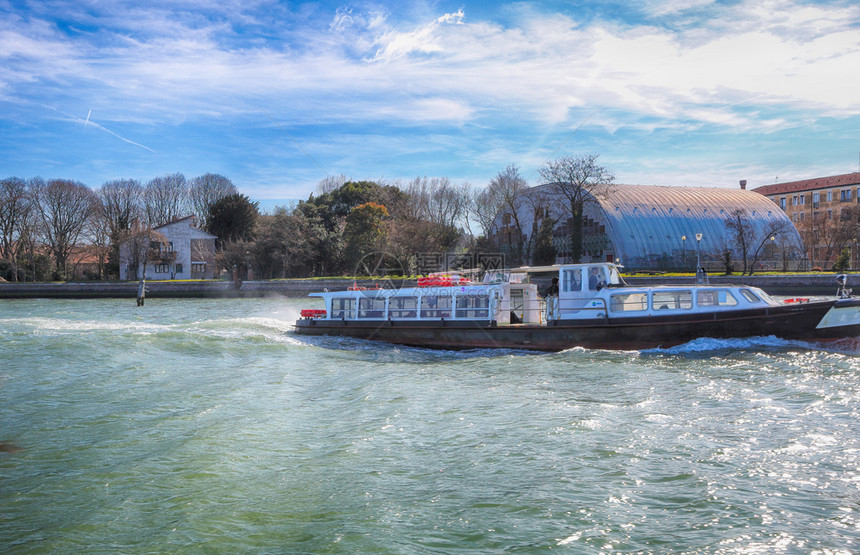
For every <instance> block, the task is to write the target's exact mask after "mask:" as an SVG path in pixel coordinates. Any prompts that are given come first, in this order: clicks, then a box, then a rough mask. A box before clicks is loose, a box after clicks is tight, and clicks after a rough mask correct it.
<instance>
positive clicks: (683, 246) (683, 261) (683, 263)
mask: <svg viewBox="0 0 860 555" xmlns="http://www.w3.org/2000/svg"><path fill="white" fill-rule="evenodd" d="M686 265H687V236H686V235H681V267H684V266H686Z"/></svg>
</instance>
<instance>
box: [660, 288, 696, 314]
mask: <svg viewBox="0 0 860 555" xmlns="http://www.w3.org/2000/svg"><path fill="white" fill-rule="evenodd" d="M651 306H652V307H653V309H654V310H688V309H690V308H693V292H692V291H690V290H689V289H686V290H682V291H655V292H654V293H653V294H652V295H651Z"/></svg>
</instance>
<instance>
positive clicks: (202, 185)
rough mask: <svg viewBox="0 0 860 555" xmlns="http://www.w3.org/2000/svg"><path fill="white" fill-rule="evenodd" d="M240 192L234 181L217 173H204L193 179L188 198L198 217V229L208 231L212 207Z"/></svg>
mask: <svg viewBox="0 0 860 555" xmlns="http://www.w3.org/2000/svg"><path fill="white" fill-rule="evenodd" d="M238 192H239V191H238V190H237V189H236V186H235V185H233V182H232V181H230V180H229V179H227V178H226V177H224V176H223V175H218V174H217V173H204V174H203V175H201V176H199V177H195V178H194V179H192V180H191V184H190V186H189V188H188V198H189V202H190V204H191V209H192V210H193V211H194V214H195V215H196V216H197V227H199V228H200V229H206V226H207V224H208V222H207V218H209V209H210V208H211V207H212V205H213V204H215V203H216V202H218V201H219V200H221V199H222V198H224V197H227V196H230V195H235V194H236V193H238Z"/></svg>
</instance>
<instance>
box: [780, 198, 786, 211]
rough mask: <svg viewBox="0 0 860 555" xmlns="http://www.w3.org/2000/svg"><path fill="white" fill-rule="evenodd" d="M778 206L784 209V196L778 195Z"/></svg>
mask: <svg viewBox="0 0 860 555" xmlns="http://www.w3.org/2000/svg"><path fill="white" fill-rule="evenodd" d="M779 207H780V208H782V209H783V210H785V197H779Z"/></svg>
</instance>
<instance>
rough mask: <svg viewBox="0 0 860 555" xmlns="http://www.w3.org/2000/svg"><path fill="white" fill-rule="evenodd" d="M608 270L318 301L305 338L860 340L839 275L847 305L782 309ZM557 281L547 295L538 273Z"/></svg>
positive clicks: (481, 343) (431, 281)
mask: <svg viewBox="0 0 860 555" xmlns="http://www.w3.org/2000/svg"><path fill="white" fill-rule="evenodd" d="M620 270H621V267H620V266H618V265H615V264H612V263H609V262H606V263H592V264H564V265H556V266H548V267H539V268H529V267H526V268H519V269H514V270H508V271H492V272H487V273H486V274H485V275H484V276H483V278H482V279H481V280H480V281H470V280H468V279H467V278H466V277H464V276H460V275H457V274H437V275H432V276H427V277H426V278H422V279H420V280H419V282H418V283H417V284H416V285H415V286H411V287H400V288H371V289H365V288H363V287H359V286H358V285H357V284H354V285H353V286H352V287H349V288H348V289H347V290H346V291H332V292H329V291H324V292H319V293H311V295H310V296H311V297H317V298H320V299H321V300H322V301H323V304H324V308H316V309H306V310H304V311H302V315H301V318H300V319H299V320H298V321H297V322H296V325H295V333H297V334H299V335H316V336H320V335H328V336H344V337H352V338H358V339H366V340H374V341H384V342H388V343H394V344H400V345H409V346H416V347H429V348H436V349H484V348H508V349H527V350H535V351H561V350H564V349H569V348H572V347H585V348H600V349H622V350H640V349H650V348H660V347H663V348H666V347H672V346H675V345H679V344H682V343H686V342H688V341H691V340H694V339H698V338H703V337H709V338H745V337H756V336H775V337H778V338H783V339H789V340H807V341H815V342H818V341H832V340H839V339H845V338H856V337H858V336H860V299H857V298H855V297H853V296H852V295H851V290H850V289H848V288H847V287H846V286H845V278H844V276H840V278H841V281H840V286H841V287H840V289H839V290H838V291H837V296H836V297H834V298H830V299H825V300H810V299H809V298H804V297H797V298H793V299H787V300H783V301H778V300H776V299H773V298H772V297H770V296H769V295H768V294H767V293H765V292H764V291H762V290H761V289H760V288H757V287H751V286H748V285H717V284H710V283H708V279H707V277H706V276H703V275H701V274H700V275H699V276H698V279H697V283H695V284H690V285H672V284H664V285H647V286H639V285H628V284H626V283H625V282H624V281H623V279H622V278H621V271H620ZM538 273H542V274H544V275H547V274H549V275H551V276H552V277H553V278H554V279H553V280H552V281H553V285H552V286H551V288H552V289H551V291H549V294H547V292H546V291H545V292H544V295H543V296H541V295H540V293H539V291H538V286H537V284H536V283H532V279H531V278H532V276H534V275H535V274H538Z"/></svg>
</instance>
